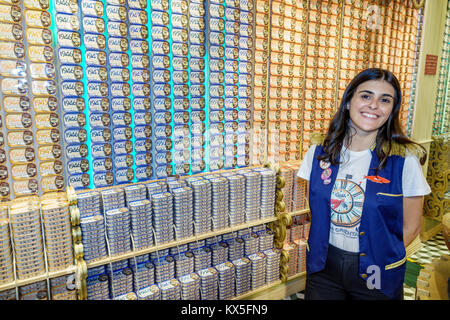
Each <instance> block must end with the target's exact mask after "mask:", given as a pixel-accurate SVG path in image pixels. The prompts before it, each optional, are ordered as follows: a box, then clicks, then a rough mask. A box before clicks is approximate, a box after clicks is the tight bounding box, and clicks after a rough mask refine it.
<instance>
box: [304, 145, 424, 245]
mask: <svg viewBox="0 0 450 320" xmlns="http://www.w3.org/2000/svg"><path fill="white" fill-rule="evenodd" d="M315 149H316V146H315V145H313V146H312V147H311V148H310V149H309V150H308V151H307V153H306V155H305V158H304V159H303V161H302V164H301V166H300V169H299V170H298V173H297V176H298V177H300V178H302V179H305V180H308V181H309V179H310V176H311V167H312V163H313V158H314V152H315ZM371 158H372V154H371V152H370V150H369V149H367V150H364V151H351V150H348V149H347V148H345V147H343V148H342V150H341V162H342V163H341V164H340V166H339V171H338V174H337V177H336V181H335V184H334V186H333V190H332V192H331V199H330V202H331V203H330V214H331V224H330V239H329V242H330V244H331V245H333V246H335V247H337V248H340V249H342V250H346V251H351V252H359V224H360V221H361V215H362V208H363V204H364V192H365V189H366V179H365V178H364V177H365V176H366V175H367V173H368V171H369V166H370V161H371ZM402 186H403V197H413V196H423V195H427V194H429V193H430V192H431V188H430V186H429V185H428V183H427V181H426V180H425V177H424V175H423V173H422V169H421V166H420V163H419V160H418V159H417V157H416V156H414V155H412V154H410V153H408V152H407V153H406V157H405V164H404V167H403V172H402Z"/></svg>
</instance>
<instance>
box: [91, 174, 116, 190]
mask: <svg viewBox="0 0 450 320" xmlns="http://www.w3.org/2000/svg"><path fill="white" fill-rule="evenodd" d="M93 181H94V185H95V187H96V188H103V187H107V186H110V185H112V184H113V183H114V174H113V173H112V172H111V171H110V172H98V173H94V178H93Z"/></svg>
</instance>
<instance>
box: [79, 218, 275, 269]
mask: <svg viewBox="0 0 450 320" xmlns="http://www.w3.org/2000/svg"><path fill="white" fill-rule="evenodd" d="M277 219H278V218H277V217H275V216H274V217H270V218H266V219H261V220H256V221H253V222H249V223H245V224H240V225H236V226H233V227H229V228H225V229H220V230H216V231H211V232H208V233H204V234H201V235H198V236H193V237H189V238H185V239H180V240H176V241H171V242H169V243H165V244H160V245H156V246H152V247H150V248H146V249H142V250H135V251H130V252H127V253H125V254H121V255H117V256H112V257H108V258H104V259H101V260H97V261H91V262H88V263H87V267H88V268H93V267H98V266H101V265H105V264H108V263H112V262H117V261H120V260H124V259H130V258H133V257H136V256H139V255H143V254H147V253H151V252H155V251H159V250H164V249H168V248H173V247H177V246H180V245H183V244H186V243H190V242H196V241H199V240H203V239H206V238H211V237H215V236H218V235H222V234H225V233H231V232H234V231H237V230H242V229H246V228H250V227H254V226H258V225H261V224H266V223H270V222H273V221H276V220H277Z"/></svg>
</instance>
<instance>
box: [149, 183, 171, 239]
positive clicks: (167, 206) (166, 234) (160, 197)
mask: <svg viewBox="0 0 450 320" xmlns="http://www.w3.org/2000/svg"><path fill="white" fill-rule="evenodd" d="M151 198H152V211H153V214H152V223H153V229H154V233H155V244H156V245H160V244H164V243H168V242H171V241H173V239H174V234H173V199H172V198H173V197H172V194H170V193H169V192H164V193H156V194H153V195H152V196H151Z"/></svg>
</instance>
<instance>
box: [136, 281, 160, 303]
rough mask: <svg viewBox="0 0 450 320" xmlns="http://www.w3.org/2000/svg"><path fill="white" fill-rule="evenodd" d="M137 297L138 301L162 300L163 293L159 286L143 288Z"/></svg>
mask: <svg viewBox="0 0 450 320" xmlns="http://www.w3.org/2000/svg"><path fill="white" fill-rule="evenodd" d="M136 296H137V298H138V300H160V299H161V293H160V290H159V288H158V286H157V285H155V284H153V285H151V286H148V287H145V288H142V289H140V290H138V291H137V293H136Z"/></svg>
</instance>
